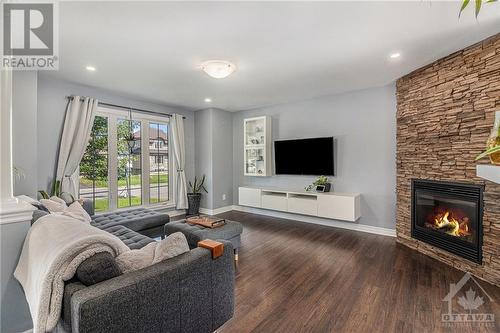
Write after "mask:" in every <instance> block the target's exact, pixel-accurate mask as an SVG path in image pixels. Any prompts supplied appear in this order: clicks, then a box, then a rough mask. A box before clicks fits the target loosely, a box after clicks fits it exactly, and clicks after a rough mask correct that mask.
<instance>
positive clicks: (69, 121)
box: [56, 96, 98, 198]
mask: <svg viewBox="0 0 500 333" xmlns="http://www.w3.org/2000/svg"><path fill="white" fill-rule="evenodd" d="M97 104H98V101H97V99H95V98H90V97H84V98H81V97H80V96H72V97H71V98H70V100H69V103H68V107H67V108H66V117H65V119H64V128H63V133H62V137H61V144H60V147H59V158H58V161H57V173H56V180H60V181H61V191H63V192H68V193H70V194H71V195H73V196H74V197H75V198H76V197H78V166H79V165H80V161H81V160H82V157H83V154H84V153H85V149H86V148H87V144H88V142H89V139H90V133H91V131H92V125H93V124H94V117H95V111H96V109H97Z"/></svg>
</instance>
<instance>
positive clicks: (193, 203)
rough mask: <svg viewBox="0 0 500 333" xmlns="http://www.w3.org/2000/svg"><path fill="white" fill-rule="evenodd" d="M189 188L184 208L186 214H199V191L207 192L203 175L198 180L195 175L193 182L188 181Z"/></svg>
mask: <svg viewBox="0 0 500 333" xmlns="http://www.w3.org/2000/svg"><path fill="white" fill-rule="evenodd" d="M189 188H190V189H191V192H190V193H188V194H187V197H188V209H187V210H186V216H192V215H200V201H201V191H202V190H203V191H205V193H208V191H207V189H206V187H205V175H203V177H202V178H201V180H200V181H198V178H196V176H195V177H194V182H193V183H191V181H189Z"/></svg>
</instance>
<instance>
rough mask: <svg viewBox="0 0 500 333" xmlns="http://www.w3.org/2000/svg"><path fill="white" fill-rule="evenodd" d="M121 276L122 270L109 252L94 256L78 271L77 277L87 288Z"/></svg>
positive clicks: (82, 264) (79, 267)
mask: <svg viewBox="0 0 500 333" xmlns="http://www.w3.org/2000/svg"><path fill="white" fill-rule="evenodd" d="M120 274H121V271H120V268H119V267H118V265H117V263H116V260H115V258H113V256H112V255H111V253H109V252H100V253H96V254H94V255H93V256H92V257H90V258H88V259H87V260H85V261H84V262H82V263H81V264H80V266H78V268H77V269H76V277H77V278H78V280H80V282H81V283H83V284H84V285H86V286H91V285H93V284H96V283H99V282H102V281H106V280H109V279H112V278H114V277H117V276H119V275H120Z"/></svg>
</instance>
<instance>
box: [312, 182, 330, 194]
mask: <svg viewBox="0 0 500 333" xmlns="http://www.w3.org/2000/svg"><path fill="white" fill-rule="evenodd" d="M331 186H332V184H331V183H325V184H321V185H316V188H315V190H316V192H330V188H331Z"/></svg>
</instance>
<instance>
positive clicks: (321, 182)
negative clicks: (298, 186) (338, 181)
mask: <svg viewBox="0 0 500 333" xmlns="http://www.w3.org/2000/svg"><path fill="white" fill-rule="evenodd" d="M331 185H332V184H330V181H329V180H328V177H327V176H319V177H318V178H316V180H315V181H314V183H312V184H311V185H308V186H307V187H306V188H305V190H306V191H312V190H315V191H318V186H320V187H321V190H320V191H319V192H330V188H331Z"/></svg>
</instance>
